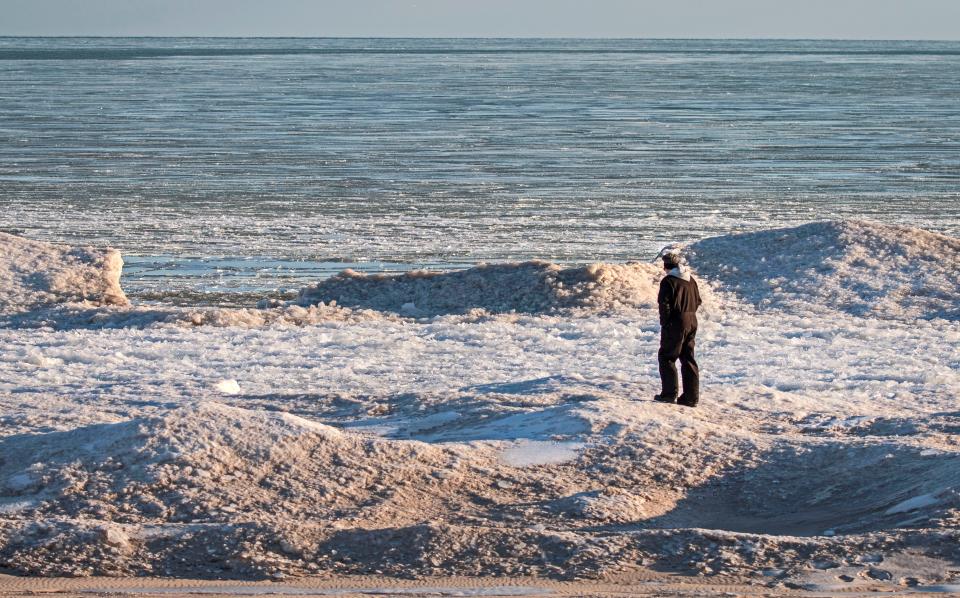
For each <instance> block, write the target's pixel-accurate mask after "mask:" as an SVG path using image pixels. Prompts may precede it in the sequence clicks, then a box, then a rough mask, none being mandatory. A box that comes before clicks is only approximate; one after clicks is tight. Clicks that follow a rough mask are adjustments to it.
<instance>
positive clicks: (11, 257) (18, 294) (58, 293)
mask: <svg viewBox="0 0 960 598" xmlns="http://www.w3.org/2000/svg"><path fill="white" fill-rule="evenodd" d="M0 256H2V257H0V313H15V312H20V311H27V310H30V309H34V308H37V307H42V306H48V305H55V304H60V303H84V304H87V305H94V306H100V305H126V304H127V303H128V302H127V297H126V295H124V293H123V289H121V288H120V270H121V269H122V268H123V259H121V257H120V252H119V251H117V250H115V249H95V248H92V247H67V246H63V245H52V244H50V243H43V242H40V241H32V240H30V239H25V238H23V237H18V236H16V235H11V234H7V233H0Z"/></svg>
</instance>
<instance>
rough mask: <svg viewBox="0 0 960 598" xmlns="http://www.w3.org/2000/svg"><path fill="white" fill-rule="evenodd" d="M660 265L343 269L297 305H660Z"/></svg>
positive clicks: (459, 308) (529, 309)
mask: <svg viewBox="0 0 960 598" xmlns="http://www.w3.org/2000/svg"><path fill="white" fill-rule="evenodd" d="M662 274H663V273H662V270H661V269H660V268H659V267H658V266H657V265H656V264H643V263H636V262H630V263H627V264H591V265H589V266H582V267H575V268H566V269H564V268H561V267H560V266H558V265H556V264H552V263H549V262H544V261H529V262H522V263H509V264H490V265H480V266H477V267H474V268H469V269H467V270H461V271H456V272H428V271H423V270H415V271H412V272H406V273H404V274H400V275H395V274H375V275H365V274H362V273H358V272H355V271H353V270H344V271H343V272H341V273H340V274H338V275H336V276H334V277H333V278H330V279H327V280H325V281H322V282H320V283H318V284H315V285H312V286H309V287H307V288H304V289H302V290H301V291H300V297H299V299H298V303H299V304H300V305H314V304H318V303H330V302H335V303H336V304H338V305H341V306H346V307H365V308H369V309H374V310H378V311H387V312H394V313H398V314H402V315H407V316H433V315H442V314H462V313H468V312H470V311H471V310H477V309H480V310H484V311H487V312H490V313H505V312H523V313H543V312H551V311H555V310H559V309H570V308H584V309H588V310H591V311H605V310H612V309H617V308H621V307H649V306H653V305H656V300H657V289H658V283H659V279H660V278H661V277H662Z"/></svg>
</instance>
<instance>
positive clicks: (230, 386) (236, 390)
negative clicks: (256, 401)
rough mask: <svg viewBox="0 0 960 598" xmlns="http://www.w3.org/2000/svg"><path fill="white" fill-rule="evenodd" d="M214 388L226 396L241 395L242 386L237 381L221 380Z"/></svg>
mask: <svg viewBox="0 0 960 598" xmlns="http://www.w3.org/2000/svg"><path fill="white" fill-rule="evenodd" d="M214 387H215V388H216V389H217V390H219V391H220V392H222V393H223V394H225V395H237V394H240V384H238V383H237V381H236V380H220V381H219V382H217V383H216V384H215V385H214Z"/></svg>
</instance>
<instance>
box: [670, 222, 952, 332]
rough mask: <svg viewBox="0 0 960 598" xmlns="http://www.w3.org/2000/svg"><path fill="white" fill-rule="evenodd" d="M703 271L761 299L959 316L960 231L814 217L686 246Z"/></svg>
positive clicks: (886, 313)
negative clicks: (797, 223)
mask: <svg viewBox="0 0 960 598" xmlns="http://www.w3.org/2000/svg"><path fill="white" fill-rule="evenodd" d="M688 255H689V259H690V261H691V263H692V264H693V265H694V266H695V267H696V269H697V271H698V272H699V273H700V275H701V277H702V278H703V279H706V280H708V281H711V282H713V283H716V285H717V286H718V288H719V289H721V290H726V291H731V292H733V293H734V294H736V295H739V296H740V297H742V298H743V299H746V300H747V301H749V302H751V303H753V304H755V305H757V306H758V307H761V308H763V307H775V308H781V309H789V310H791V311H797V312H800V313H803V312H814V311H818V310H819V311H823V310H828V311H839V312H845V313H848V314H852V315H870V316H877V317H881V318H890V319H915V318H921V319H934V318H943V319H947V320H957V319H960V278H958V277H957V272H960V239H956V238H954V237H949V236H946V235H941V234H937V233H932V232H929V231H925V230H922V229H919V228H913V227H909V226H893V225H886V224H879V223H873V222H865V221H857V220H847V221H827V222H813V223H810V224H805V225H802V226H797V227H792V228H780V229H771V230H761V231H756V232H748V233H742V234H733V235H723V236H719V237H712V238H709V239H704V240H702V241H698V242H696V243H693V244H691V245H690V246H689V247H688Z"/></svg>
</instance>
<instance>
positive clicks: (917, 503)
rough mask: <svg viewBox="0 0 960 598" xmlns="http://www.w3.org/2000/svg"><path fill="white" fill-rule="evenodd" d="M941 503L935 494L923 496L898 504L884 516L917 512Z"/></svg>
mask: <svg viewBox="0 0 960 598" xmlns="http://www.w3.org/2000/svg"><path fill="white" fill-rule="evenodd" d="M938 502H940V501H939V500H937V498H936V497H935V496H934V495H933V494H921V495H920V496H914V497H913V498H908V499H907V500H905V501H903V502H901V503H897V504H895V505H894V506H892V507H890V508H889V509H887V510H886V512H885V513H884V515H893V514H895V513H906V512H907V511H916V510H917V509H923V508H924V507H932V506H933V505H935V504H937V503H938Z"/></svg>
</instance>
